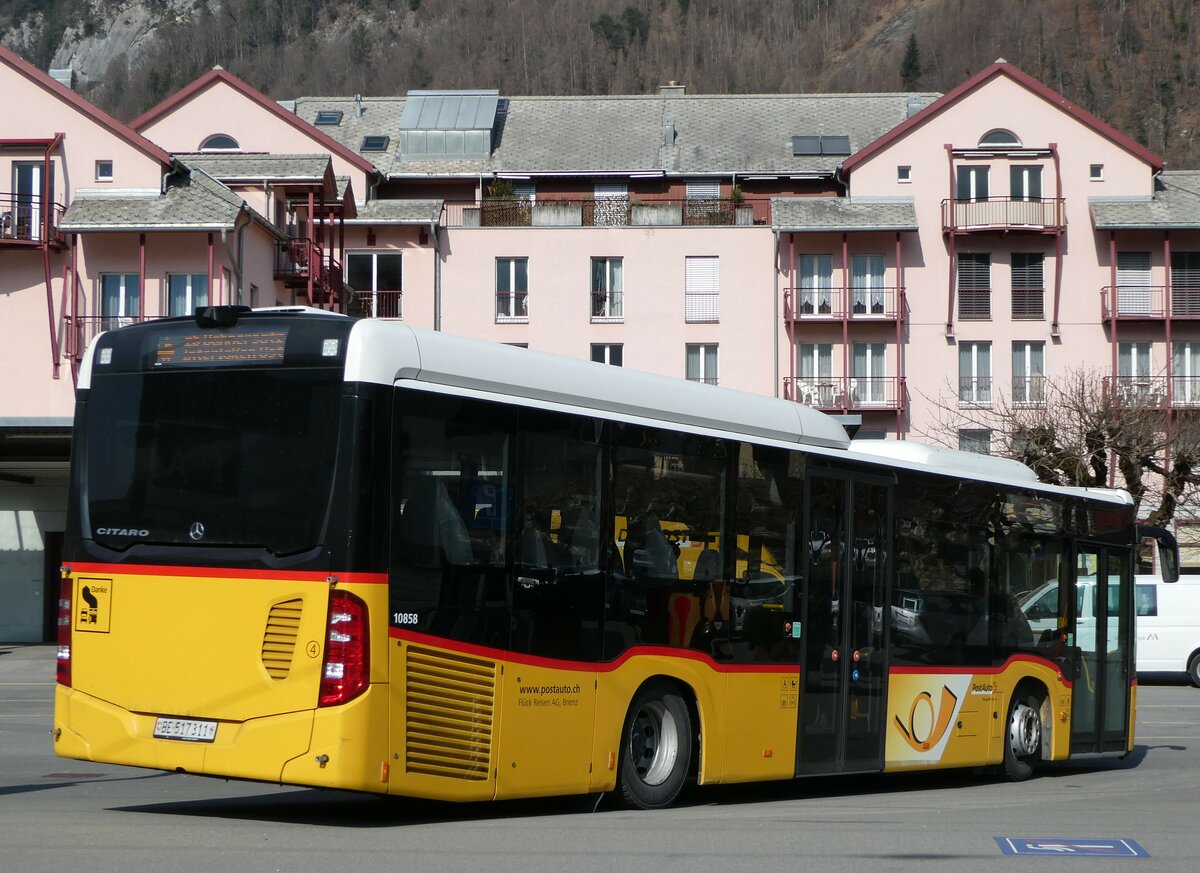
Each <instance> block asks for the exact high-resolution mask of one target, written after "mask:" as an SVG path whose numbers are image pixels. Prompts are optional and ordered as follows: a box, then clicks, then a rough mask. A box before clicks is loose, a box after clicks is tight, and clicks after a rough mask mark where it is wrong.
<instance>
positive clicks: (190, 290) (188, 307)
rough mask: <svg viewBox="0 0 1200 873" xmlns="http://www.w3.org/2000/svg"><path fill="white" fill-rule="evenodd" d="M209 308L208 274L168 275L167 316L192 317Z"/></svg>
mask: <svg viewBox="0 0 1200 873" xmlns="http://www.w3.org/2000/svg"><path fill="white" fill-rule="evenodd" d="M201 306H208V274H207V273H168V274H167V315H191V314H192V313H193V312H195V311H196V310H197V309H198V308H200V307H201Z"/></svg>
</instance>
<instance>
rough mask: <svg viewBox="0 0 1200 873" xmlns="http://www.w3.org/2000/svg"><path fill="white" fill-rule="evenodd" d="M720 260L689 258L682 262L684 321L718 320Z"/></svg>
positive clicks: (708, 257)
mask: <svg viewBox="0 0 1200 873" xmlns="http://www.w3.org/2000/svg"><path fill="white" fill-rule="evenodd" d="M720 290H721V284H720V258H717V257H712V256H704V257H689V258H687V259H686V260H685V262H684V310H685V311H684V320H685V321H719V320H720V314H721V313H720V305H719V304H720V296H719V295H720Z"/></svg>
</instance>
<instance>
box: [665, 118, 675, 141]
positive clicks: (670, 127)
mask: <svg viewBox="0 0 1200 873" xmlns="http://www.w3.org/2000/svg"><path fill="white" fill-rule="evenodd" d="M663 145H665V146H667V147H668V148H669V147H670V146H673V145H675V119H674V118H664V119H663Z"/></svg>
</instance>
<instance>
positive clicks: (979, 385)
mask: <svg viewBox="0 0 1200 873" xmlns="http://www.w3.org/2000/svg"><path fill="white" fill-rule="evenodd" d="M992 372H993V370H992V344H991V343H990V342H960V343H959V344H958V405H959V406H991V405H992Z"/></svg>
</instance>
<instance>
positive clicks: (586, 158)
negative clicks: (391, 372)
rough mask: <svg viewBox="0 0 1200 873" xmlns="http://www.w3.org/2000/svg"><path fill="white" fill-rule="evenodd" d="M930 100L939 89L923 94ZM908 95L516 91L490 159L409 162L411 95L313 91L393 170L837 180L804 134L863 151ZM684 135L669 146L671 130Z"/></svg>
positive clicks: (346, 130)
mask: <svg viewBox="0 0 1200 873" xmlns="http://www.w3.org/2000/svg"><path fill="white" fill-rule="evenodd" d="M917 96H920V97H921V98H922V99H923V102H924V103H925V104H928V103H930V102H932V101H933V100H934V99H935V98H936V96H937V95H935V94H922V95H917ZM908 98H909V95H908V94H903V93H897V94H778V95H776V94H758V95H754V94H750V95H691V96H665V97H664V96H661V95H656V96H644V97H642V96H618V97H510V98H507V99H506V100H504V101H503V103H502V105H503V107H504V109H503V111H502V112H501V113H500V116H499V119H498V121H497V130H496V133H495V134H494V137H495V139H494V142H493V151H492V155H491V157H490V158H487V159H485V160H447V161H437V160H434V161H431V160H420V161H410V160H405V159H404V157H403V156H402V155H400V154H399V153H398V143H399V137H398V133H399V123H400V116H401V114H402V113H403V111H404V99H403V98H386V97H377V98H365V99H364V100H363V101H362V114H361V115H360V114H359V113H358V111H357V107H356V104H355V102H354V101H353V100H350V99H347V98H344V97H343V98H333V97H302V98H299V99H297V101H296V111H297V113H298V114H299V115H300V116H301V117H302V118H304V119H305V120H307V121H313V120H314V119H315V118H316V114H317V112H318V111H319V110H321V109H340V110H342V112H343V116H342V123H341V124H339V125H336V126H334V125H329V126H322V127H321V130H323V131H325V132H326V133H328V134H329V135H330V136H332V137H334V138H335V139H337V140H339V141H340V142H342V143H343V144H344V145H346V146H348V147H349V148H351V149H354V150H355V151H360V152H361V146H362V140H363V137H365V136H368V135H381V136H389V137H390V139H389V141H388V148H387V151H384V152H361V154H362V155H363V157H365V158H367V159H369V160H371V161H373V162H374V163H375V165H376V167H378V168H379V170H380V171H381V172H384V173H386V174H388V175H393V176H454V175H460V176H472V175H478V174H488V175H490V174H493V173H512V174H525V173H530V174H532V173H561V174H588V173H593V174H595V173H632V172H638V171H643V172H661V173H665V174H667V175H676V176H680V175H721V176H725V175H730V176H731V175H733V174H734V173H737V174H739V175H809V174H819V175H828V174H830V173H832V172H833V170H834V169H835V168H836V167H837V165H838V164H839V163H841V162H842V161H843V160H844V159H845V156H821V155H815V156H794V155H793V154H792V137H793V136H796V135H804V134H826V135H841V134H844V135H848V136H849V137H850V148H851V150H852V151H856V150H858V149H861V148H863V147H864V146H866V145H868V144H869V143H871V142H873V141H874V140H875V139H877V138H879V137H880V136H882V135H883V134H884V133H886V132H887V131H889V130H891V129H892V128H893V127H895V126H896V125H898V124H900V122H902V121H904V119H905V118H906V117H907V116H908ZM668 119H670V120H672V121H673V122H674V128H675V138H674V141H673V142H672V143H670V144H667V145H664V126H665V123H666V121H667V120H668Z"/></svg>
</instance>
